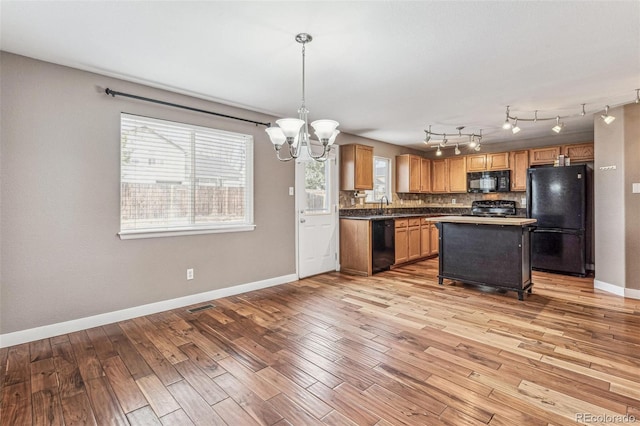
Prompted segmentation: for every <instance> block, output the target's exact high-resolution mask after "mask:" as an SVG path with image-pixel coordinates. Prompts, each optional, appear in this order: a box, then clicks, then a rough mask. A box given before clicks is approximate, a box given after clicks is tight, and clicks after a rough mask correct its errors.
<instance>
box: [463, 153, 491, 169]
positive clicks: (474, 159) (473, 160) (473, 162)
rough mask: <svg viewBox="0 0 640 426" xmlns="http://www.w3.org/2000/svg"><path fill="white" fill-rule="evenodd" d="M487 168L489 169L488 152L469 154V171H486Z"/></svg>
mask: <svg viewBox="0 0 640 426" xmlns="http://www.w3.org/2000/svg"><path fill="white" fill-rule="evenodd" d="M485 170H487V155H486V154H474V155H467V171H468V172H484V171H485Z"/></svg>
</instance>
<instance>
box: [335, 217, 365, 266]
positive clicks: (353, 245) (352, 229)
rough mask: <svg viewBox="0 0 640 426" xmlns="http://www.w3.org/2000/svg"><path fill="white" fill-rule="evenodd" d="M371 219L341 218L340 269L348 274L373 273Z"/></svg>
mask: <svg viewBox="0 0 640 426" xmlns="http://www.w3.org/2000/svg"><path fill="white" fill-rule="evenodd" d="M371 238H372V235H371V221H369V220H352V219H340V270H341V271H343V272H346V273H348V274H354V275H364V276H369V275H371V274H372V259H371V244H372V241H371Z"/></svg>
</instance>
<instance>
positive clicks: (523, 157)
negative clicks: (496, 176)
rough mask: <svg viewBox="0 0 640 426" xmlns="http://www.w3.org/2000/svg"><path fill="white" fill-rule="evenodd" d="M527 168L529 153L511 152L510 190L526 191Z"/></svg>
mask: <svg viewBox="0 0 640 426" xmlns="http://www.w3.org/2000/svg"><path fill="white" fill-rule="evenodd" d="M528 168H529V151H513V152H511V190H512V191H526V190H527V169H528Z"/></svg>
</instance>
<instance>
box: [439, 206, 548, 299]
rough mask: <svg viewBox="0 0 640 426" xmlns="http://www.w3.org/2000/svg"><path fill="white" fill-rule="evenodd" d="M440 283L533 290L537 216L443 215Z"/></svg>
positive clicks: (522, 297)
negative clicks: (532, 240) (534, 228)
mask: <svg viewBox="0 0 640 426" xmlns="http://www.w3.org/2000/svg"><path fill="white" fill-rule="evenodd" d="M431 220H432V221H434V222H437V224H436V226H437V227H438V230H439V253H440V263H439V271H438V283H439V284H440V285H442V283H443V280H444V279H445V278H446V279H451V280H454V281H460V282H463V283H467V284H475V285H483V286H490V287H495V288H500V289H505V290H513V291H516V292H518V299H519V300H523V299H524V292H525V291H526V292H528V293H531V291H532V287H533V282H532V280H531V236H530V231H531V230H532V226H531V225H533V224H534V223H535V222H536V220H535V219H529V218H521V217H507V218H503V217H479V216H441V217H434V218H432V219H431Z"/></svg>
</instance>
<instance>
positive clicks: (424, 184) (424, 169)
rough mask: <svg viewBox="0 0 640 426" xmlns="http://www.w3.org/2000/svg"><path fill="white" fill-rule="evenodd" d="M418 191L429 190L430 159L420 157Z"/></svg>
mask: <svg viewBox="0 0 640 426" xmlns="http://www.w3.org/2000/svg"><path fill="white" fill-rule="evenodd" d="M420 192H423V193H427V192H431V160H429V159H428V158H422V157H421V158H420Z"/></svg>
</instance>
